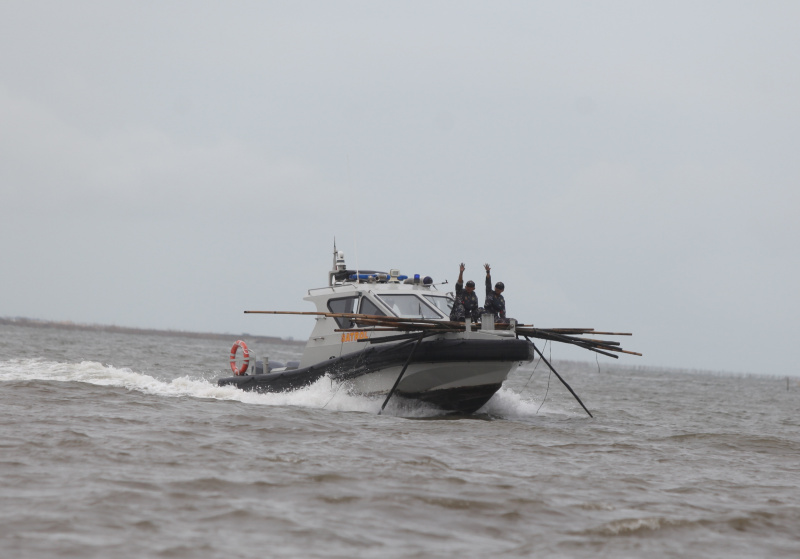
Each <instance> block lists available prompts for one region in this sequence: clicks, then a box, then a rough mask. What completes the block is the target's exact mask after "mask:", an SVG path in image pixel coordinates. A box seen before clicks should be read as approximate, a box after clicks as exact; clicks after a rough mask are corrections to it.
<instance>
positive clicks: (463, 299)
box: [450, 281, 480, 322]
mask: <svg viewBox="0 0 800 559" xmlns="http://www.w3.org/2000/svg"><path fill="white" fill-rule="evenodd" d="M467 317H469V319H470V320H472V321H474V322H477V321H478V318H480V312H479V311H478V296H477V295H476V294H475V292H474V291H473V292H472V293H467V291H466V290H465V289H464V283H463V282H460V281H458V282H456V301H455V304H454V305H453V310H452V311H450V320H455V321H458V322H464V320H466V318H467Z"/></svg>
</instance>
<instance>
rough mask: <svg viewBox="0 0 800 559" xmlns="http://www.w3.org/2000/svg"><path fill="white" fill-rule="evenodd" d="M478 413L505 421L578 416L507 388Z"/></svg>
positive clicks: (501, 389) (502, 389) (503, 388)
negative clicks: (554, 416)
mask: <svg viewBox="0 0 800 559" xmlns="http://www.w3.org/2000/svg"><path fill="white" fill-rule="evenodd" d="M478 412H479V413H487V414H489V415H492V416H495V417H503V418H505V419H524V418H530V417H535V416H537V415H539V416H541V415H548V416H553V415H561V416H567V417H572V416H575V415H578V414H575V413H573V412H571V411H569V410H565V409H563V408H561V407H559V406H557V405H555V404H553V403H551V402H549V401H545V402H544V404H542V402H541V401H535V400H533V399H531V398H530V397H526V396H523V395H522V394H520V393H518V392H514V391H513V390H511V389H509V388H506V387H505V386H501V387H500V390H498V391H497V393H496V394H495V395H494V396H492V399H491V400H489V401H488V402H486V404H484V406H483V407H482V408H481V409H480V410H478Z"/></svg>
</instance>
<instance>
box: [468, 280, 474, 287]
mask: <svg viewBox="0 0 800 559" xmlns="http://www.w3.org/2000/svg"><path fill="white" fill-rule="evenodd" d="M467 287H475V282H474V281H472V280H469V281H468V282H467Z"/></svg>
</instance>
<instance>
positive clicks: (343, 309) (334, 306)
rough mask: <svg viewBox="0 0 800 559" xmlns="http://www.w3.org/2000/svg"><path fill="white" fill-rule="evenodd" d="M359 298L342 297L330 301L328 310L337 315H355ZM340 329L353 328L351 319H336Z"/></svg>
mask: <svg viewBox="0 0 800 559" xmlns="http://www.w3.org/2000/svg"><path fill="white" fill-rule="evenodd" d="M357 302H358V297H342V298H341V299H331V300H330V301H328V310H330V311H331V312H335V313H354V312H356V304H357ZM334 320H335V321H336V324H338V325H339V328H353V322H352V321H351V320H350V319H349V318H342V317H337V318H334Z"/></svg>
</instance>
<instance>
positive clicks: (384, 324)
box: [244, 311, 642, 359]
mask: <svg viewBox="0 0 800 559" xmlns="http://www.w3.org/2000/svg"><path fill="white" fill-rule="evenodd" d="M244 312H245V313H256V314H291V315H310V316H325V317H329V318H346V319H349V320H350V322H352V323H353V324H354V325H357V326H358V327H353V328H337V329H336V330H335V331H336V332H408V333H411V332H426V333H430V334H431V335H433V334H438V333H447V332H464V331H465V330H466V325H465V324H464V323H463V322H453V321H449V320H432V319H425V318H400V317H396V316H383V315H370V314H358V313H334V312H327V313H326V312H301V311H244ZM480 328H481V324H480V322H476V323H474V324H472V326H471V329H472V330H480ZM494 328H495V329H496V330H507V329H509V328H511V325H510V324H507V323H500V322H498V323H495V325H494ZM515 332H516V334H517V335H519V336H524V337H526V338H537V339H540V340H550V341H554V342H561V343H565V344H571V345H575V346H578V347H581V348H583V349H588V350H589V351H594V352H596V353H600V354H602V355H606V356H608V357H613V358H614V359H618V358H619V356H618V355H614V353H627V354H628V355H638V356H641V355H642V354H641V353H637V352H635V351H627V350H624V349H622V347H621V344H620V342H616V341H610V340H601V339H597V338H588V337H583V336H587V335H588V336H631V335H632V334H630V333H626V332H598V331H596V330H595V329H594V328H535V327H534V326H532V325H526V324H517V326H516V329H515Z"/></svg>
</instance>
